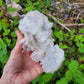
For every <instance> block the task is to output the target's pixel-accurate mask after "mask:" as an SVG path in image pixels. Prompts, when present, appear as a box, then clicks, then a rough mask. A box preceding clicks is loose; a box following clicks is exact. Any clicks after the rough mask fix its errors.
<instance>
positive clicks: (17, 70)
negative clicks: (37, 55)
mask: <svg viewBox="0 0 84 84" xmlns="http://www.w3.org/2000/svg"><path fill="white" fill-rule="evenodd" d="M16 34H17V36H18V40H17V42H16V46H15V48H14V49H13V50H12V51H11V55H10V58H9V61H8V62H7V64H6V66H5V68H4V72H3V74H4V75H6V76H7V79H9V80H10V81H12V82H13V83H15V84H28V83H29V82H30V81H32V80H34V79H35V78H36V77H37V76H38V75H39V74H41V73H42V72H43V70H42V67H41V66H40V65H39V63H36V62H35V61H33V60H32V59H31V57H30V55H31V52H28V51H26V50H22V44H19V41H20V40H21V39H22V38H23V35H22V34H21V33H20V32H19V31H16Z"/></svg>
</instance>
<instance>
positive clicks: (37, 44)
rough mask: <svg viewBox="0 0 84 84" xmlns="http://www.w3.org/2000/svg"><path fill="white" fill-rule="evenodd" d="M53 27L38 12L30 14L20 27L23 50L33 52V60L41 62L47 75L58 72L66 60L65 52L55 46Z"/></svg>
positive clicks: (22, 20)
mask: <svg viewBox="0 0 84 84" xmlns="http://www.w3.org/2000/svg"><path fill="white" fill-rule="evenodd" d="M52 26H53V23H50V22H49V21H48V18H47V17H46V16H45V15H43V14H42V13H40V12H39V11H37V10H34V11H30V12H28V13H27V14H26V15H25V16H24V18H23V19H21V20H20V21H19V26H18V27H19V29H20V31H21V32H22V33H23V35H24V38H23V39H22V40H21V41H20V43H23V49H26V50H28V51H32V54H31V58H32V60H34V61H36V62H40V65H42V68H43V70H44V72H46V73H50V72H51V73H53V72H54V71H56V70H57V69H58V67H59V66H60V64H61V63H62V62H63V60H64V51H63V50H62V49H60V48H59V46H58V45H57V44H56V45H54V40H53V38H52V29H51V28H52Z"/></svg>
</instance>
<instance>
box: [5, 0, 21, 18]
mask: <svg viewBox="0 0 84 84" xmlns="http://www.w3.org/2000/svg"><path fill="white" fill-rule="evenodd" d="M6 4H7V6H8V7H10V6H11V7H13V8H15V9H17V11H19V10H21V9H22V7H21V6H20V5H19V4H16V3H15V2H14V1H13V0H6ZM17 11H16V12H14V13H11V12H10V14H11V15H12V16H13V17H15V16H17V15H18V12H17Z"/></svg>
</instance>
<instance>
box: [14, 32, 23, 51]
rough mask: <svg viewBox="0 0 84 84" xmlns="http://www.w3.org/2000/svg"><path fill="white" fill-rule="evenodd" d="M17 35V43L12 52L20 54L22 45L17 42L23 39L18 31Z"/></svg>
mask: <svg viewBox="0 0 84 84" xmlns="http://www.w3.org/2000/svg"><path fill="white" fill-rule="evenodd" d="M16 34H17V42H16V45H15V47H14V49H13V51H14V52H20V51H21V49H22V43H21V44H20V43H19V41H21V39H23V38H24V36H23V35H22V33H21V32H20V31H16Z"/></svg>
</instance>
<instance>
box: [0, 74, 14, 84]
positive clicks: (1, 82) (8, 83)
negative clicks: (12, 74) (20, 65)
mask: <svg viewBox="0 0 84 84" xmlns="http://www.w3.org/2000/svg"><path fill="white" fill-rule="evenodd" d="M0 84H15V83H14V82H13V81H12V80H10V79H9V78H8V77H7V75H2V77H1V79H0Z"/></svg>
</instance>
